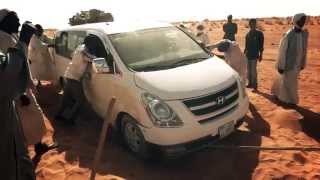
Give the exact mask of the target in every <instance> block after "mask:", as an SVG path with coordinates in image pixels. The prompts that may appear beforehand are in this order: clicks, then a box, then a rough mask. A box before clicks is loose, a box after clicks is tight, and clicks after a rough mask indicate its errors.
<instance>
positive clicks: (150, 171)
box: [30, 18, 320, 180]
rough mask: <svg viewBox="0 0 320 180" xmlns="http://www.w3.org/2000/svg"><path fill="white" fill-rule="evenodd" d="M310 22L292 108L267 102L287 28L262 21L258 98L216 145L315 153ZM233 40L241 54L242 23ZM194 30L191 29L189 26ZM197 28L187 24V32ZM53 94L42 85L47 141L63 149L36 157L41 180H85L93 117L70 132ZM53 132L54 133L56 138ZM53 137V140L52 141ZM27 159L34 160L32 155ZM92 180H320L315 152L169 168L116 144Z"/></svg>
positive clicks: (316, 75) (316, 68)
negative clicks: (304, 148)
mask: <svg viewBox="0 0 320 180" xmlns="http://www.w3.org/2000/svg"><path fill="white" fill-rule="evenodd" d="M319 20H320V19H319V18H314V19H312V22H313V23H310V24H309V25H308V26H307V28H308V29H309V32H310V42H309V51H308V63H307V67H306V69H305V70H304V71H303V72H302V73H301V76H300V85H299V94H300V98H301V101H300V104H299V106H298V107H297V108H288V107H284V106H282V105H281V104H279V103H278V102H277V101H276V100H275V99H273V97H272V96H271V95H270V88H271V84H272V81H273V79H274V75H275V73H276V71H275V69H274V63H275V57H276V53H277V46H278V43H279V39H280V37H281V35H282V34H283V33H284V32H285V31H286V30H287V29H288V28H289V26H290V25H288V21H287V20H284V19H279V18H268V19H263V20H260V21H259V27H261V28H262V29H263V30H264V33H265V37H266V41H265V56H264V59H263V61H262V62H261V63H259V65H258V73H259V77H258V78H259V92H258V93H253V92H251V91H250V90H248V95H249V97H250V101H251V105H250V111H249V112H248V114H247V116H246V118H245V123H244V125H243V126H241V127H240V130H239V131H237V132H235V133H233V134H232V135H231V136H230V137H228V138H226V139H225V140H223V141H221V142H220V144H222V145H223V144H226V145H235V146H238V145H243V146H308V147H320V132H319V129H320V114H319V112H320V94H319V89H320V62H319V57H320V41H319V39H320V23H318V22H320V21H319ZM237 23H238V24H239V29H240V30H239V33H238V35H237V40H238V41H239V43H240V44H241V46H242V47H243V44H244V41H243V38H244V35H245V33H246V32H247V31H248V29H247V28H246V22H245V21H237ZM192 24H193V25H192ZM196 24H197V23H196V22H190V23H187V25H190V27H191V28H192V29H194V28H195V26H196ZM205 24H206V27H207V28H206V29H207V30H209V29H210V31H208V33H209V36H210V41H211V42H215V41H217V40H219V39H220V38H221V37H222V32H221V27H222V22H221V21H218V22H209V21H208V22H206V23H205ZM57 92H58V90H57V89H56V88H55V87H54V86H53V85H51V84H47V85H44V86H43V87H42V88H41V89H40V93H39V95H38V98H39V102H40V104H41V105H42V107H43V109H44V112H45V115H46V117H47V118H48V119H47V121H46V125H47V126H48V127H51V128H50V129H51V130H50V131H49V132H48V133H47V135H46V137H45V140H46V141H48V142H49V141H51V136H53V138H55V139H56V140H57V141H58V142H59V143H60V147H59V148H58V149H56V150H51V151H49V152H47V153H45V154H44V155H42V156H41V157H39V158H38V162H37V164H36V165H37V166H36V173H37V179H39V180H62V179H67V180H82V179H87V178H88V176H89V174H90V167H91V165H92V161H93V156H94V153H95V148H96V146H97V142H98V138H99V132H100V130H101V121H100V119H99V118H98V117H97V116H95V115H94V114H93V113H92V112H87V113H82V114H81V119H80V120H79V121H78V122H77V125H76V126H75V127H73V128H68V127H64V126H63V125H61V124H59V123H57V122H55V121H54V120H53V116H54V113H55V112H56V111H57V108H58V105H59V99H61V95H59V94H58V93H57ZM53 132H54V133H53ZM53 134H54V135H53ZM30 154H31V156H33V155H34V153H33V150H32V148H30ZM96 179H138V180H140V179H153V180H157V179H159V180H162V179H228V180H229V179H257V180H268V179H285V180H291V179H292V180H294V179H307V180H309V179H310V180H311V179H314V180H316V179H320V152H303V151H276V150H273V151H260V152H258V151H246V150H217V149H207V150H203V151H201V152H196V153H191V154H189V155H187V156H186V157H183V158H181V159H177V160H173V161H169V162H167V161H166V162H144V161H142V160H140V159H138V158H136V157H134V156H133V155H132V154H131V153H130V152H128V151H127V150H126V149H125V148H123V146H122V145H121V143H119V142H117V141H111V142H109V143H107V145H106V147H105V149H104V153H103V157H102V160H101V164H100V166H99V168H98V175H97V178H96Z"/></svg>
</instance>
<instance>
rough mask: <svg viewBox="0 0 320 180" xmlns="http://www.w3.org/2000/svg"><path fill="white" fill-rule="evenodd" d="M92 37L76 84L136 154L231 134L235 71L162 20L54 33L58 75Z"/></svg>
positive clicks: (240, 87) (239, 93) (239, 89)
mask: <svg viewBox="0 0 320 180" xmlns="http://www.w3.org/2000/svg"><path fill="white" fill-rule="evenodd" d="M88 34H92V35H95V36H97V37H98V38H99V39H100V42H97V43H100V44H102V45H103V46H104V50H105V52H104V54H106V56H105V57H97V59H95V62H94V63H93V64H94V65H95V67H96V68H93V69H96V70H95V71H94V70H92V71H91V78H89V79H86V80H85V82H84V83H83V86H84V90H85V94H86V97H87V99H88V101H89V102H90V103H91V105H92V106H93V108H94V110H95V111H96V112H97V113H98V114H99V115H100V116H101V117H102V118H104V119H105V120H107V119H106V117H105V116H106V111H107V108H108V105H109V103H110V100H111V99H112V98H113V97H114V98H115V99H116V102H115V106H114V108H113V110H112V114H111V115H110V116H111V117H112V118H111V119H108V121H109V122H110V123H111V124H112V125H113V127H114V128H115V129H117V130H119V132H121V134H122V136H123V138H124V141H125V143H126V145H127V146H128V148H129V149H130V150H131V151H133V152H134V153H136V154H137V155H139V156H140V157H149V156H150V155H152V152H154V151H153V150H158V151H157V152H159V150H160V152H162V153H164V154H166V155H169V156H171V155H180V154H183V153H185V152H190V151H194V150H197V149H199V148H202V147H204V146H205V145H207V144H210V143H213V142H215V141H216V140H219V139H222V138H224V137H226V136H228V135H229V134H231V133H232V132H233V131H234V130H235V128H237V127H238V126H239V125H240V124H241V123H242V120H243V117H244V116H245V114H246V113H247V111H248V106H249V101H248V97H247V95H246V92H245V87H244V83H241V82H240V81H241V80H240V77H239V75H238V74H237V73H236V72H235V71H234V70H233V69H232V68H231V67H230V66H229V65H227V64H226V63H225V62H224V61H223V60H221V59H219V58H218V57H216V56H214V55H212V54H211V53H210V52H209V51H207V50H206V49H205V48H203V47H201V46H200V44H198V42H197V41H196V40H194V39H193V38H191V37H190V36H189V35H188V34H186V33H185V32H183V31H182V30H181V29H179V28H177V27H175V26H173V25H171V24H166V23H146V22H111V23H96V24H86V25H80V26H73V27H70V28H67V29H62V30H59V31H58V32H57V33H56V37H55V49H54V51H53V57H54V62H55V63H54V65H55V69H56V74H57V77H56V78H57V79H60V80H61V79H62V78H63V75H64V72H65V70H66V67H67V65H68V64H69V62H70V60H71V56H72V53H73V52H74V50H75V48H76V47H77V46H78V45H79V44H80V43H82V41H83V40H84V38H85V37H86V36H87V35H88Z"/></svg>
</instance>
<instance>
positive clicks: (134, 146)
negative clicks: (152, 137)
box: [124, 123, 142, 152]
mask: <svg viewBox="0 0 320 180" xmlns="http://www.w3.org/2000/svg"><path fill="white" fill-rule="evenodd" d="M124 135H125V138H126V141H127V144H128V146H129V148H130V149H131V150H132V151H134V152H139V149H140V147H141V142H142V139H141V136H140V133H139V129H137V127H136V126H134V125H133V124H131V123H126V124H125V127H124Z"/></svg>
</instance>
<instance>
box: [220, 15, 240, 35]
mask: <svg viewBox="0 0 320 180" xmlns="http://www.w3.org/2000/svg"><path fill="white" fill-rule="evenodd" d="M223 32H224V36H223V39H229V40H230V41H235V40H236V37H235V35H236V34H237V32H238V25H237V24H236V23H234V22H232V15H229V16H228V22H227V23H225V24H224V25H223Z"/></svg>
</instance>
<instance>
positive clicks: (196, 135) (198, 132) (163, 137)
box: [140, 97, 249, 146]
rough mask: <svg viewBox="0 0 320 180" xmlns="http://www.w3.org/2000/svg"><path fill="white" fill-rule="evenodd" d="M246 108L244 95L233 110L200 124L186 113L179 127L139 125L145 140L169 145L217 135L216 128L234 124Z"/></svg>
mask: <svg viewBox="0 0 320 180" xmlns="http://www.w3.org/2000/svg"><path fill="white" fill-rule="evenodd" d="M180 109H182V108H180ZM248 109H249V100H248V97H245V98H242V99H241V100H240V101H239V102H238V106H237V107H236V108H235V109H234V110H232V111H231V112H228V113H227V114H224V115H223V116H221V117H218V118H216V119H214V120H212V121H210V122H208V123H205V124H200V123H199V122H198V121H196V120H194V119H192V116H191V115H186V116H185V117H183V119H185V121H184V122H186V123H185V125H184V126H182V127H180V128H158V127H152V128H144V127H141V126H140V127H141V130H142V133H143V135H144V137H145V140H146V141H147V142H149V143H150V144H156V145H159V146H171V145H176V144H183V143H188V142H192V141H196V140H198V139H202V138H204V137H207V136H212V137H214V136H216V135H218V128H219V127H221V126H223V125H224V124H226V123H230V122H233V123H234V125H235V126H236V124H237V123H238V121H239V120H240V119H242V118H243V117H244V116H245V115H246V113H247V112H248ZM178 114H179V113H178ZM180 114H182V113H180ZM185 114H186V113H185ZM187 118H189V119H187Z"/></svg>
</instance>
